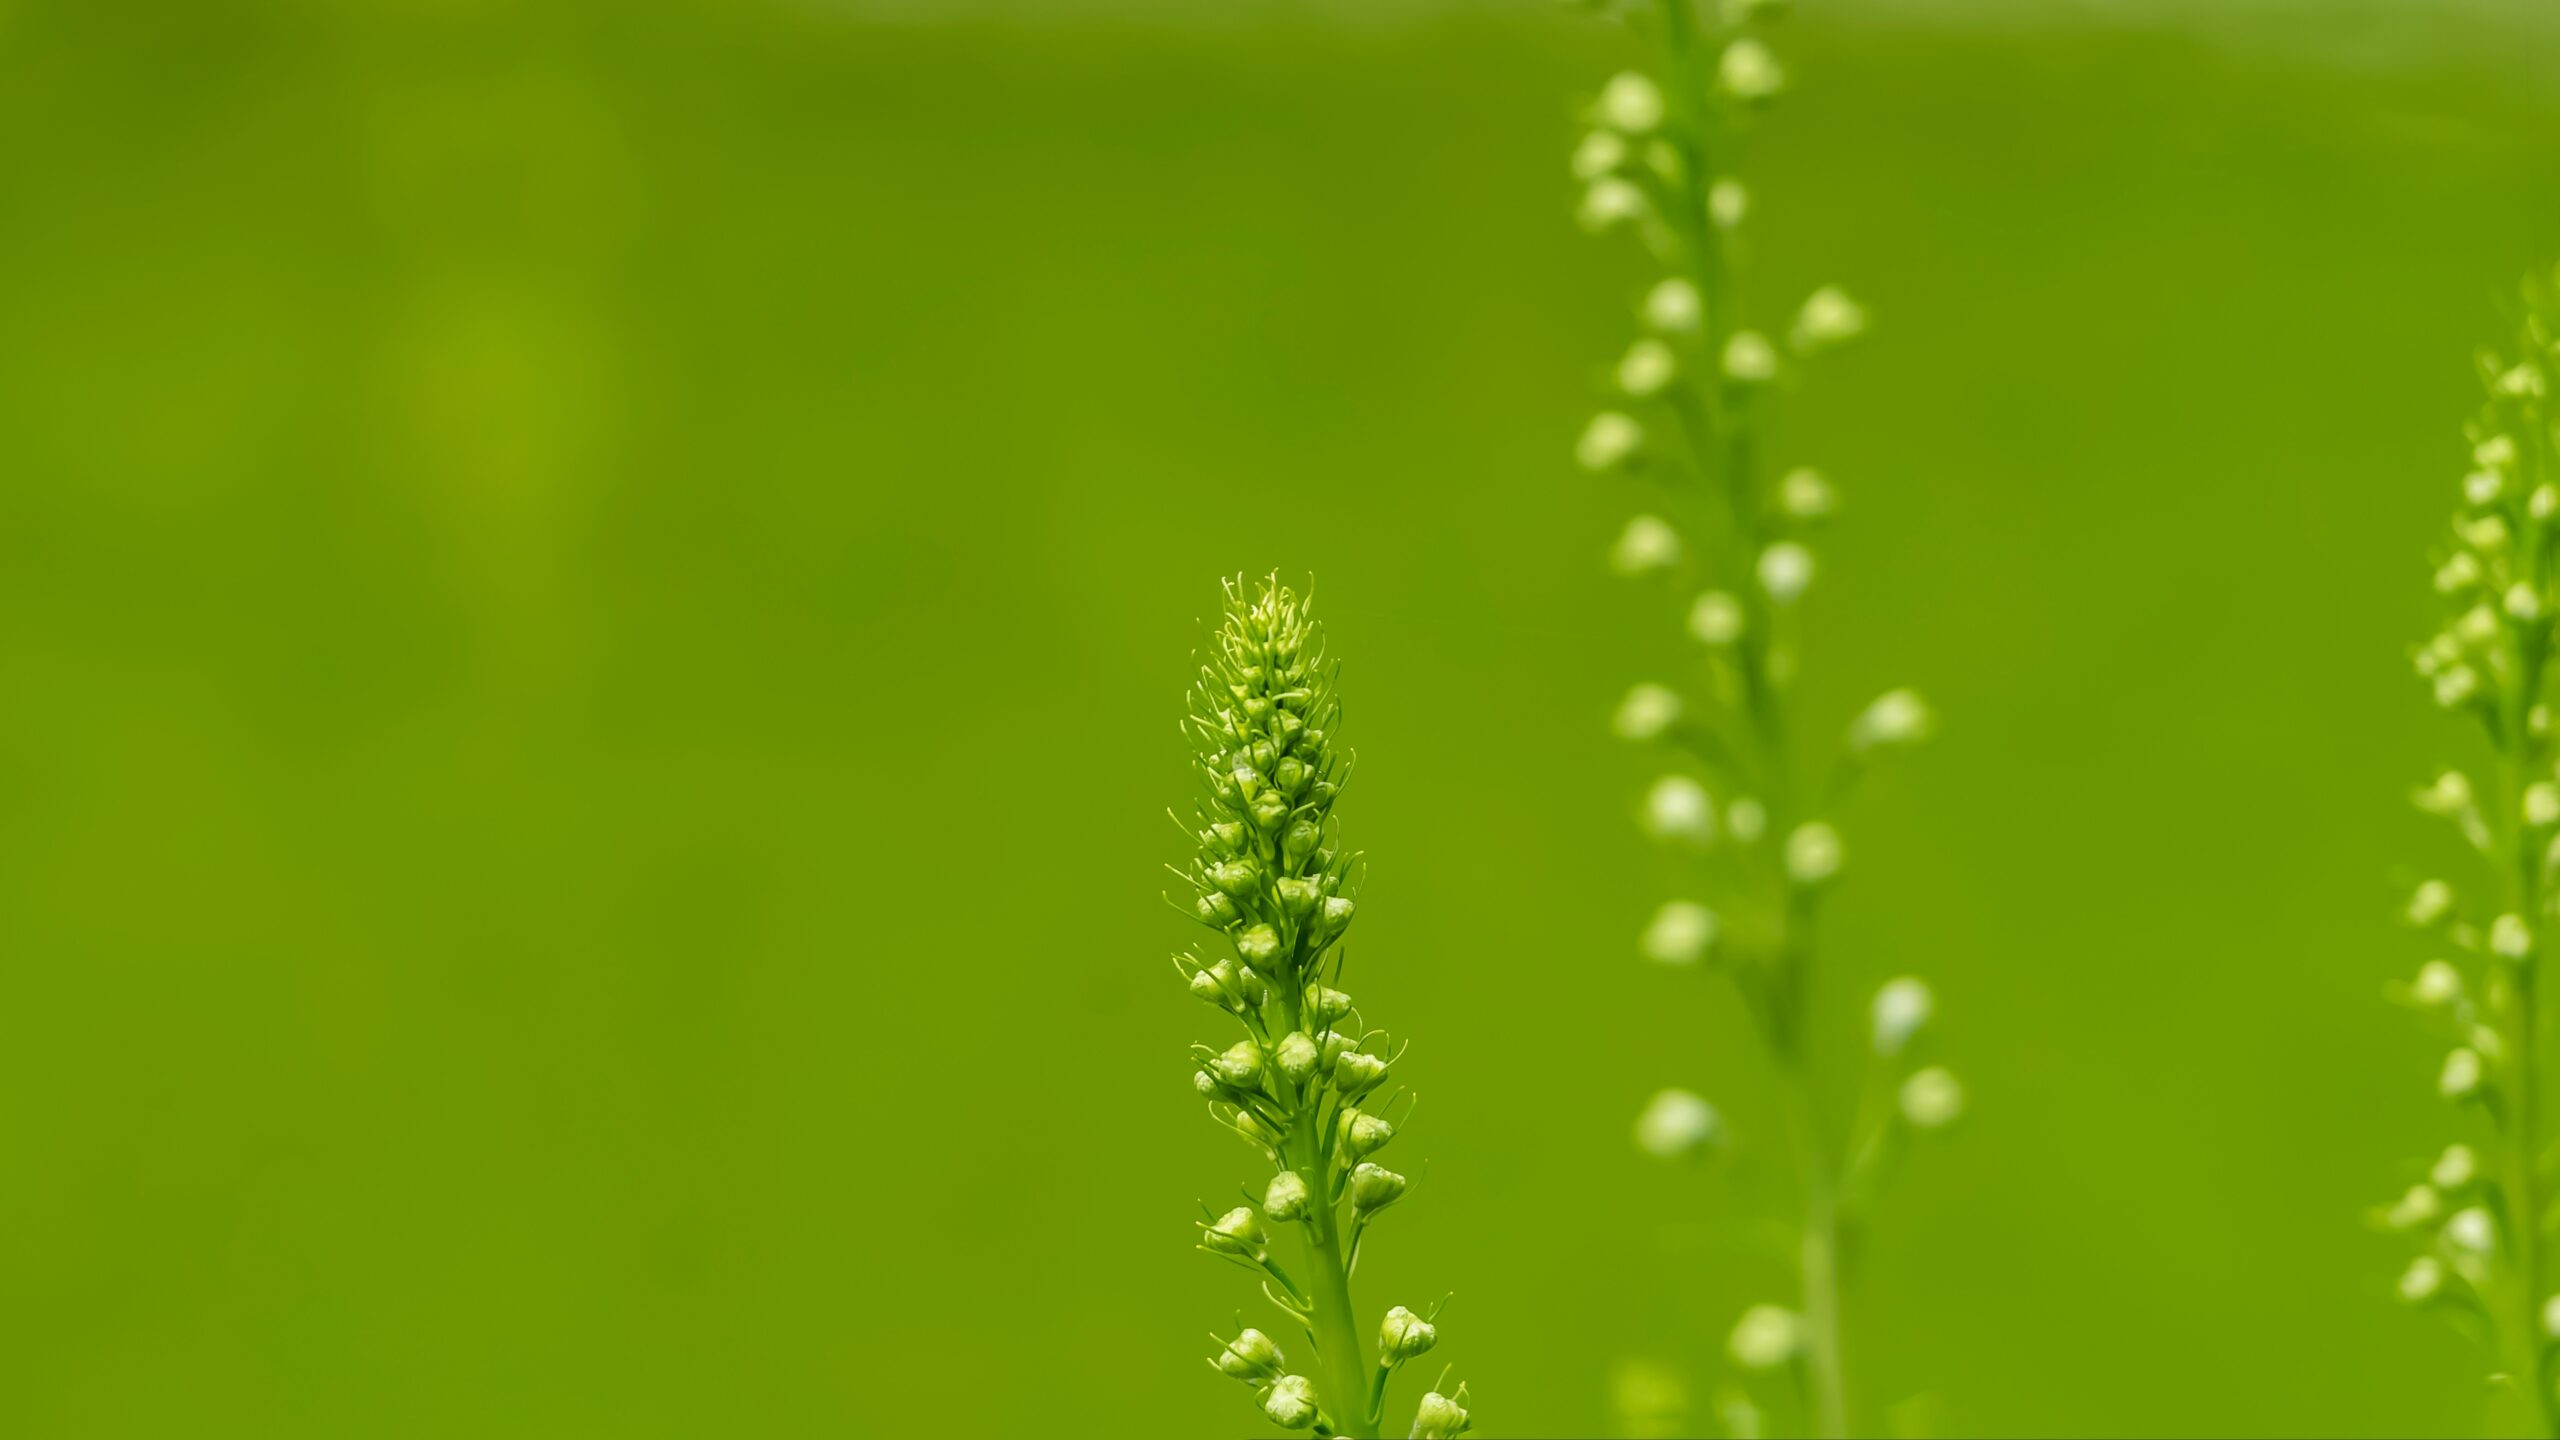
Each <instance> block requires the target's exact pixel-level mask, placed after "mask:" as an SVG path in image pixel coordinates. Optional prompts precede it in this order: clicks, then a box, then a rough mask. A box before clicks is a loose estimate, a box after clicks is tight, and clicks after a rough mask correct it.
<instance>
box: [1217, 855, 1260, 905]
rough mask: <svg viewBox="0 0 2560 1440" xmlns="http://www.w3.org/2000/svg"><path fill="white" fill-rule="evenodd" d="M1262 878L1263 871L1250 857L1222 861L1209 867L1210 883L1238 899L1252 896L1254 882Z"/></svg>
mask: <svg viewBox="0 0 2560 1440" xmlns="http://www.w3.org/2000/svg"><path fill="white" fill-rule="evenodd" d="M1260 878H1262V869H1261V867H1260V866H1258V865H1256V864H1254V862H1253V860H1252V858H1251V857H1250V856H1246V857H1240V858H1237V859H1234V860H1221V861H1219V862H1218V863H1217V864H1215V865H1212V866H1210V867H1209V883H1210V884H1212V885H1215V886H1217V887H1218V888H1219V889H1220V890H1222V891H1224V892H1225V893H1226V894H1228V895H1229V896H1232V897H1234V898H1236V899H1242V898H1244V897H1245V896H1247V895H1250V894H1252V893H1253V886H1254V882H1255V881H1256V880H1259V879H1260Z"/></svg>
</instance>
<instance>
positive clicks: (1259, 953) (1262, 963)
mask: <svg viewBox="0 0 2560 1440" xmlns="http://www.w3.org/2000/svg"><path fill="white" fill-rule="evenodd" d="M1236 953H1237V954H1238V955H1241V956H1243V957H1244V963H1246V964H1247V965H1251V966H1253V967H1255V968H1256V969H1264V970H1267V969H1269V968H1270V967H1271V962H1272V961H1274V960H1277V959H1279V958H1280V932H1279V931H1277V930H1274V929H1272V928H1271V927H1270V926H1268V925H1255V926H1251V927H1248V928H1247V929H1246V930H1245V932H1244V933H1243V934H1241V935H1238V936H1237V937H1236Z"/></svg>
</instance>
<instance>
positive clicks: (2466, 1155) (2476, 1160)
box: [2427, 1145, 2480, 1190]
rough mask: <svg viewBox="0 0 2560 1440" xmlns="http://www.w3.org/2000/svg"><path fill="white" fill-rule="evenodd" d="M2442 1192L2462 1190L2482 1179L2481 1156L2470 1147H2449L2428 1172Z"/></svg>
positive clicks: (2429, 1177)
mask: <svg viewBox="0 0 2560 1440" xmlns="http://www.w3.org/2000/svg"><path fill="white" fill-rule="evenodd" d="M2427 1178H2428V1179H2429V1180H2431V1181H2433V1182H2435V1185H2436V1188H2438V1189H2440V1190H2461V1189H2466V1188H2468V1187H2469V1186H2470V1184H2471V1182H2472V1181H2474V1180H2477V1179H2479V1178H2480V1156H2479V1153H2478V1152H2477V1151H2474V1150H2473V1149H2472V1148H2471V1147H2470V1146H2468V1145H2447V1146H2446V1147H2444V1153H2443V1154H2442V1155H2439V1156H2437V1157H2436V1163H2435V1164H2434V1165H2433V1166H2432V1167H2430V1168H2429V1169H2428V1171H2427Z"/></svg>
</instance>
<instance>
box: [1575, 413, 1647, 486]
mask: <svg viewBox="0 0 2560 1440" xmlns="http://www.w3.org/2000/svg"><path fill="white" fill-rule="evenodd" d="M1643 448H1644V427H1643V426H1642V425H1639V424H1637V423H1636V421H1635V418H1634V417H1633V416H1629V415H1621V414H1619V413H1618V412H1617V411H1615V410H1603V411H1601V412H1600V413H1599V414H1597V415H1594V416H1592V417H1591V423H1590V424H1588V425H1585V426H1583V427H1582V438H1581V439H1579V440H1576V441H1574V442H1573V458H1574V459H1575V460H1576V461H1578V462H1580V463H1581V465H1582V468H1583V469H1585V470H1593V471H1607V470H1616V469H1619V468H1621V467H1623V466H1624V465H1625V464H1626V463H1627V462H1628V461H1630V460H1633V459H1634V458H1635V457H1636V453H1637V452H1638V451H1640V450H1642V449H1643Z"/></svg>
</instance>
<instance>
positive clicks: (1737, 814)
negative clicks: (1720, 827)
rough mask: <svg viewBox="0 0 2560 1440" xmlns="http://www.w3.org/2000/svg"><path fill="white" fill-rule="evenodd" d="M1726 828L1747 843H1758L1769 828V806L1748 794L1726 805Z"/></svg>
mask: <svg viewBox="0 0 2560 1440" xmlns="http://www.w3.org/2000/svg"><path fill="white" fill-rule="evenodd" d="M1724 828H1726V829H1727V830H1730V831H1732V832H1733V838H1734V839H1736V840H1739V841H1741V842H1742V843H1743V844H1745V845H1757V844H1759V843H1760V836H1761V835H1762V833H1764V832H1765V831H1767V830H1768V828H1769V807H1768V806H1766V805H1763V804H1761V803H1760V802H1759V801H1757V800H1754V799H1752V798H1751V797H1750V796H1748V795H1744V796H1741V797H1739V798H1737V799H1736V800H1735V801H1734V802H1733V803H1732V804H1730V805H1727V806H1726V807H1724Z"/></svg>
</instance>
